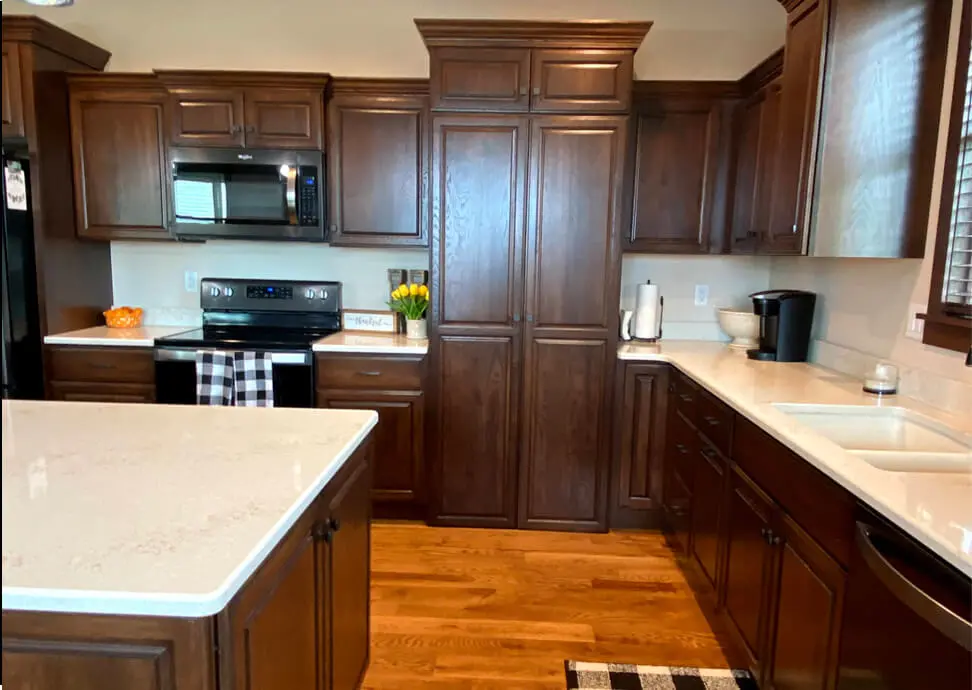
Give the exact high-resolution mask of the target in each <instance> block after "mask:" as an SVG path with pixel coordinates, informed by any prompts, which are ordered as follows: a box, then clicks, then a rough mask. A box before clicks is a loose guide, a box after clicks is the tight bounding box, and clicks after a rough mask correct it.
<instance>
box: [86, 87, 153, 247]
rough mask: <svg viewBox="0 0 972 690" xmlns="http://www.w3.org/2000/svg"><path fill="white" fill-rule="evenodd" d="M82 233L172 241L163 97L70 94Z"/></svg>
mask: <svg viewBox="0 0 972 690" xmlns="http://www.w3.org/2000/svg"><path fill="white" fill-rule="evenodd" d="M70 100H71V147H72V152H73V158H74V195H75V206H76V209H75V211H76V214H77V219H76V225H77V232H78V235H80V236H82V237H90V238H97V239H135V238H142V239H168V238H169V233H168V229H167V225H168V215H169V214H168V211H169V208H168V193H167V189H168V186H167V182H166V179H167V177H166V176H167V173H168V170H167V168H166V160H165V158H166V156H165V143H164V135H163V131H164V127H165V114H164V103H165V96H164V94H163V93H162V92H158V93H153V92H149V91H146V92H138V91H122V90H119V91H116V92H113V91H108V90H104V91H88V90H75V89H72V91H71V98H70Z"/></svg>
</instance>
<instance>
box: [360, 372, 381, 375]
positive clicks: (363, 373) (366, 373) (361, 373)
mask: <svg viewBox="0 0 972 690" xmlns="http://www.w3.org/2000/svg"><path fill="white" fill-rule="evenodd" d="M358 376H381V372H380V371H359V372H358Z"/></svg>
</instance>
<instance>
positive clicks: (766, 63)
mask: <svg viewBox="0 0 972 690" xmlns="http://www.w3.org/2000/svg"><path fill="white" fill-rule="evenodd" d="M782 74H783V48H780V49H779V50H777V51H776V52H775V53H773V54H772V55H770V56H769V57H768V58H766V59H765V60H763V61H762V62H761V63H759V64H758V65H756V66H755V67H753V68H752V69H751V70H749V72H747V73H746V74H745V75H744V76H743V77H742V79H740V80H739V88H740V90H741V91H742V93H743V95H744V96H752V95H753V94H755V93H756V92H757V91H759V90H760V89H762V88H763V87H764V86H767V85H768V84H769V83H770V82H772V81H773V80H774V79H777V78H778V77H779V76H780V75H782Z"/></svg>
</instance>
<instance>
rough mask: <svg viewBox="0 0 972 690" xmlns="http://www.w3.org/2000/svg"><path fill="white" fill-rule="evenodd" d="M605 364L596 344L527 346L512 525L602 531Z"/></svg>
mask: <svg viewBox="0 0 972 690" xmlns="http://www.w3.org/2000/svg"><path fill="white" fill-rule="evenodd" d="M611 359H612V358H611V357H609V348H608V345H607V342H605V341H603V340H549V339H536V340H533V341H532V342H530V343H529V345H528V354H527V359H526V367H525V370H526V381H525V390H526V395H525V400H526V402H525V414H524V418H525V420H526V424H527V428H526V429H525V431H524V440H523V446H522V447H523V453H522V460H521V466H520V516H519V526H520V527H536V528H548V529H549V528H553V529H558V528H559V529H564V528H570V529H591V530H594V529H598V528H600V527H603V526H604V523H605V511H604V508H605V491H604V489H605V488H606V485H605V480H606V469H607V459H608V458H607V450H608V449H609V448H610V441H609V439H608V436H607V433H608V432H607V429H608V425H607V423H606V422H607V419H606V417H607V410H606V399H607V398H606V391H605V378H606V372H607V371H608V369H609V366H610V360H611Z"/></svg>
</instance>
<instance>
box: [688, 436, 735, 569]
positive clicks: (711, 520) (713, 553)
mask: <svg viewBox="0 0 972 690" xmlns="http://www.w3.org/2000/svg"><path fill="white" fill-rule="evenodd" d="M725 479H726V470H725V460H724V459H723V458H722V456H720V455H719V453H718V452H717V451H716V450H715V449H714V448H712V447H711V446H709V445H708V444H707V443H705V442H704V441H703V443H702V447H701V448H700V449H699V457H698V458H697V459H696V462H695V481H694V490H693V493H692V513H691V518H690V520H689V529H690V530H691V533H692V534H691V538H690V544H691V547H690V549H691V552H692V556H693V557H694V558H695V561H696V562H697V563H698V564H699V567H700V568H701V570H702V574H703V575H705V577H706V578H707V579H708V580H709V582H711V583H712V586H713V587H718V586H719V584H720V580H721V578H720V575H719V569H720V566H721V564H722V545H723V540H722V515H723V513H724V512H725V511H724V501H723V494H724V493H725V492H724V487H725Z"/></svg>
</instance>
